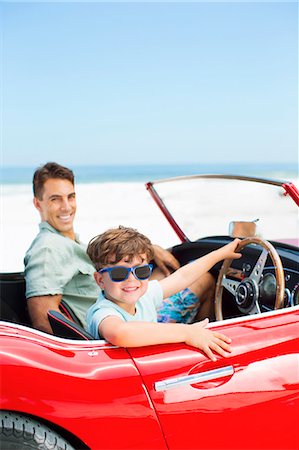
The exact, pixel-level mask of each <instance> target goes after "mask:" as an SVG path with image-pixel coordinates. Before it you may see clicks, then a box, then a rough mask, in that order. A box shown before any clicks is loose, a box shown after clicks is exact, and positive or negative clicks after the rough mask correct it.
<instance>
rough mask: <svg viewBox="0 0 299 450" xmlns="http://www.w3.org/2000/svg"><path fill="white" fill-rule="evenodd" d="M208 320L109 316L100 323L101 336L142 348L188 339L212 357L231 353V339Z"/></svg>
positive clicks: (110, 340) (115, 343)
mask: <svg viewBox="0 0 299 450" xmlns="http://www.w3.org/2000/svg"><path fill="white" fill-rule="evenodd" d="M207 324H208V319H205V320H203V321H202V322H197V323H193V324H181V323H152V322H124V321H123V320H121V319H120V318H119V317H116V316H108V317H106V318H105V319H103V321H102V322H101V323H100V325H99V332H100V335H101V336H103V337H104V338H105V339H106V340H107V341H109V342H111V344H113V345H118V346H120V347H143V346H145V345H156V344H171V343H176V342H185V343H186V344H188V345H191V346H193V347H196V348H199V349H200V350H202V351H203V352H204V353H206V355H207V356H208V357H209V358H210V359H211V360H212V361H216V357H215V355H214V354H213V352H215V353H218V354H219V355H221V356H228V352H231V349H230V346H229V344H230V342H231V339H230V338H228V337H227V336H225V335H224V334H222V333H218V332H213V331H211V330H209V329H207V328H205V327H206V325H207Z"/></svg>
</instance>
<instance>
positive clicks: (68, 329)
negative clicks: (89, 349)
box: [48, 309, 94, 341]
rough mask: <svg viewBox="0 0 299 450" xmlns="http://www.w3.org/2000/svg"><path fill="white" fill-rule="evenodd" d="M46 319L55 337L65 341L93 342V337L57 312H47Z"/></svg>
mask: <svg viewBox="0 0 299 450" xmlns="http://www.w3.org/2000/svg"><path fill="white" fill-rule="evenodd" d="M48 319H49V322H50V325H51V327H52V330H53V334H54V335H55V336H59V337H63V338H66V339H78V340H82V339H85V340H86V341H89V340H94V337H93V336H92V335H91V334H90V333H88V332H87V331H86V330H84V328H83V327H81V326H80V325H78V324H77V323H74V322H72V321H71V320H69V319H67V318H66V317H65V316H64V315H63V314H61V313H59V312H58V311H54V310H52V309H50V311H48Z"/></svg>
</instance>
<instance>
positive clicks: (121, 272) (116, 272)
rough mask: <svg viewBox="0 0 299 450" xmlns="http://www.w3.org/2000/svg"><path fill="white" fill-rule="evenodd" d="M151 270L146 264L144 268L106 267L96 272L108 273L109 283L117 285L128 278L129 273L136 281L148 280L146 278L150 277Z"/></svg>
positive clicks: (151, 267) (151, 266) (150, 265)
mask: <svg viewBox="0 0 299 450" xmlns="http://www.w3.org/2000/svg"><path fill="white" fill-rule="evenodd" d="M152 270H153V265H152V264H146V265H144V266H135V267H125V266H114V267H107V268H105V269H100V270H98V272H99V273H105V272H108V273H109V276H110V279H111V281H114V282H115V283H119V282H121V281H125V280H126V279H127V278H129V275H130V273H132V274H133V275H134V277H135V278H136V279H137V280H148V278H149V277H150V276H151V273H152Z"/></svg>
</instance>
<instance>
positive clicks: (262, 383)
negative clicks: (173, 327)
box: [130, 307, 299, 450]
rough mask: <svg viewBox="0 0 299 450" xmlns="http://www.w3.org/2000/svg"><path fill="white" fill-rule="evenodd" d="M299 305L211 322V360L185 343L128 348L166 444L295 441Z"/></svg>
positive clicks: (257, 445) (284, 445)
mask: <svg viewBox="0 0 299 450" xmlns="http://www.w3.org/2000/svg"><path fill="white" fill-rule="evenodd" d="M298 319H299V309H298V307H297V308H293V309H292V310H289V311H281V312H280V311H274V312H272V313H267V314H265V315H260V316H249V317H245V318H244V317H243V318H242V319H232V320H230V321H226V322H224V321H222V322H219V323H217V324H216V323H215V324H214V326H213V328H214V329H216V328H217V330H218V331H221V332H224V333H225V334H227V335H228V336H230V337H231V338H232V353H231V354H230V356H228V357H227V358H222V357H219V358H217V361H216V362H212V361H210V360H209V359H207V358H206V357H205V356H204V355H203V354H202V353H201V351H199V350H197V349H194V348H191V347H189V346H186V345H184V344H172V345H160V346H152V347H148V348H147V349H146V351H145V350H144V349H140V348H139V349H131V350H130V353H131V355H132V357H133V358H134V360H135V364H136V366H137V368H138V370H139V372H140V374H141V375H142V377H143V380H144V383H145V385H146V387H147V390H148V392H149V395H150V397H151V399H152V402H153V405H154V407H155V409H156V411H157V414H158V417H159V419H160V423H161V426H162V429H163V432H164V435H165V438H166V441H167V444H168V446H169V449H186V450H187V449H205V450H207V449H211V450H212V449H230V450H232V449H240V448H242V449H271V450H273V449H295V448H296V449H297V448H298V431H297V428H298V427H297V418H298V412H299V398H298V397H299V370H298V367H299V366H298V350H299V339H298V325H299V322H298Z"/></svg>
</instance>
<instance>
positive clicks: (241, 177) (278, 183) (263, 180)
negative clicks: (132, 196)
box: [151, 174, 290, 187]
mask: <svg viewBox="0 0 299 450" xmlns="http://www.w3.org/2000/svg"><path fill="white" fill-rule="evenodd" d="M197 178H207V179H208V178H214V179H227V180H239V181H242V180H243V181H253V182H256V183H263V184H272V185H274V186H281V187H283V184H289V183H290V182H289V181H287V180H273V179H269V178H259V177H249V176H245V175H233V174H223V175H222V174H198V175H182V176H178V177H172V178H164V179H161V180H154V181H151V183H152V184H160V183H169V182H171V181H180V180H193V179H197Z"/></svg>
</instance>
